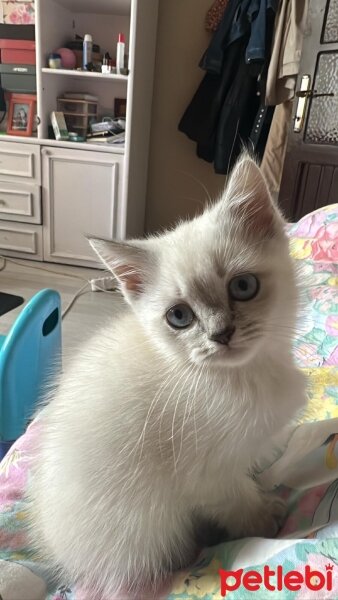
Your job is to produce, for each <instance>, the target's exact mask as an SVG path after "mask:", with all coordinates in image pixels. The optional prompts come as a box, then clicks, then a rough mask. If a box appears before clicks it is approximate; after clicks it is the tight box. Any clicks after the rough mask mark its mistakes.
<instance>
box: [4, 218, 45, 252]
mask: <svg viewBox="0 0 338 600" xmlns="http://www.w3.org/2000/svg"><path fill="white" fill-rule="evenodd" d="M0 254H4V255H5V256H17V257H18V258H30V259H35V260H42V227H41V226H40V225H30V224H28V223H10V222H9V221H0Z"/></svg>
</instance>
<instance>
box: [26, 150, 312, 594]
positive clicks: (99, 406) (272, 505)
mask: <svg viewBox="0 0 338 600" xmlns="http://www.w3.org/2000/svg"><path fill="white" fill-rule="evenodd" d="M91 244H92V246H93V248H94V249H95V250H96V252H97V253H98V254H99V256H100V257H101V258H102V260H103V262H104V263H105V265H106V266H107V267H108V268H109V269H111V270H112V271H113V273H114V274H115V276H116V277H117V278H118V280H119V282H120V285H121V290H122V292H123V294H124V297H125V299H126V300H127V302H128V303H129V304H130V306H131V308H132V310H131V311H130V312H128V313H127V314H126V315H124V316H123V317H121V318H119V317H118V318H116V317H115V318H114V319H113V320H112V322H111V323H110V324H109V326H107V327H105V329H104V330H102V331H100V333H99V334H98V335H97V336H96V337H94V338H93V339H91V340H90V341H89V342H88V343H87V344H86V346H85V347H84V348H83V349H82V350H81V352H80V353H79V354H78V356H76V357H74V360H73V363H72V364H71V366H70V367H69V368H67V370H66V372H65V373H64V374H63V376H62V378H61V381H60V385H59V387H58V390H57V392H56V393H55V395H54V397H53V398H52V401H51V402H50V404H49V405H48V406H47V407H46V409H45V411H44V413H43V414H42V417H41V427H42V434H41V444H40V448H39V449H37V453H38V454H37V458H36V464H35V468H34V471H33V475H32V480H31V485H30V491H29V496H30V500H31V502H32V514H33V517H32V518H33V527H32V529H33V535H34V537H35V539H36V540H37V546H38V547H39V548H40V550H41V552H42V555H43V556H44V558H45V559H47V560H49V561H50V564H52V565H54V568H55V569H61V570H62V571H63V572H64V573H67V575H68V577H69V578H70V579H71V580H72V581H74V582H75V581H76V582H79V583H81V584H82V585H84V586H87V587H88V588H90V589H92V590H96V591H97V592H98V593H99V594H102V595H106V596H107V598H110V597H111V596H112V595H113V594H114V593H116V592H119V591H121V590H123V589H124V590H126V589H133V590H135V589H138V586H139V587H142V586H143V585H144V586H147V585H149V584H152V585H154V584H156V583H157V582H159V581H160V580H161V578H163V576H164V575H165V574H166V573H168V572H169V571H170V570H172V569H177V568H179V567H180V566H182V565H185V564H187V562H189V561H190V560H192V559H193V557H194V555H195V552H196V541H197V540H199V541H200V540H201V537H200V536H201V531H200V530H198V529H199V527H200V529H202V525H203V526H204V525H205V524H206V525H207V529H209V533H210V531H211V530H212V529H216V530H217V529H218V530H219V531H214V533H219V532H221V533H222V532H224V530H226V531H227V532H228V534H229V535H230V536H232V537H238V536H244V535H274V534H275V533H276V530H277V529H278V523H279V520H280V518H282V516H283V513H284V506H283V504H282V502H281V501H280V500H278V499H276V498H274V497H272V496H269V495H267V494H265V493H264V492H262V491H261V490H260V489H259V488H258V486H257V484H256V483H255V481H254V479H253V478H252V477H251V474H252V472H253V470H254V464H255V462H256V461H257V460H259V458H260V457H261V455H262V453H263V446H264V447H265V448H266V442H267V441H269V440H271V438H272V436H273V435H275V434H277V433H278V432H280V430H281V429H282V428H283V427H284V426H286V425H287V424H288V423H290V421H291V420H292V419H293V418H294V417H295V416H296V415H297V413H298V412H299V411H300V409H301V408H302V407H303V406H304V403H305V392H304V389H305V382H304V378H303V376H302V375H301V373H300V372H299V371H298V370H297V369H296V367H295V365H294V362H293V358H292V335H293V330H294V321H295V314H296V307H297V293H296V283H295V274H294V267H293V264H292V261H291V259H290V257H289V251H288V240H287V236H286V235H285V233H284V222H283V220H282V218H281V216H280V214H279V212H278V211H277V209H276V207H274V206H273V204H272V202H271V200H270V198H269V194H268V192H267V189H266V185H265V182H264V180H263V178H262V175H261V173H260V171H259V169H258V167H257V166H256V165H255V163H254V162H253V161H252V160H251V159H249V158H247V157H244V158H242V159H241V160H240V162H239V163H238V164H237V166H236V167H235V170H234V172H233V174H232V176H231V178H230V182H229V184H228V186H227V189H226V191H225V193H224V196H223V198H222V199H221V200H220V202H219V203H218V204H216V205H214V206H211V207H209V208H208V209H207V210H206V211H205V213H204V214H203V215H202V216H199V217H197V218H195V219H194V220H193V221H191V222H186V223H181V224H179V225H178V227H177V228H176V229H174V230H173V231H170V232H167V233H165V234H163V235H160V236H158V237H152V238H150V239H148V240H135V241H134V240H133V241H130V242H129V243H120V242H108V241H103V240H96V239H92V240H91ZM215 541H216V538H215Z"/></svg>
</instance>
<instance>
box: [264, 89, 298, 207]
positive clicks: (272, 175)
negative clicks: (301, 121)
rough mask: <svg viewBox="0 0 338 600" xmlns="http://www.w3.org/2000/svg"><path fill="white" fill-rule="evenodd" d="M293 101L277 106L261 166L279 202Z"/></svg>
mask: <svg viewBox="0 0 338 600" xmlns="http://www.w3.org/2000/svg"><path fill="white" fill-rule="evenodd" d="M291 114H292V100H287V101H286V102H283V103H282V104H278V106H276V110H275V113H274V116H273V119H272V125H271V128H270V133H269V137H268V140H267V144H266V146H265V151H264V156H263V160H262V164H261V169H262V173H263V175H264V176H265V179H266V182H267V184H268V188H269V190H270V193H271V195H272V197H273V198H274V199H275V200H277V197H278V193H279V188H280V183H281V179H282V171H283V165H284V159H285V153H286V146H287V139H288V131H289V126H290V122H291Z"/></svg>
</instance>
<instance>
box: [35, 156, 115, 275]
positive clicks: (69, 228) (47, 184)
mask: <svg viewBox="0 0 338 600" xmlns="http://www.w3.org/2000/svg"><path fill="white" fill-rule="evenodd" d="M122 168H123V157H119V156H118V155H113V154H111V153H105V152H91V151H87V150H74V149H72V150H71V149H70V150H68V149H64V148H53V147H44V148H43V149H42V173H43V181H42V206H43V214H44V232H43V237H44V259H45V260H47V261H51V262H58V263H68V264H72V265H82V266H89V267H95V266H98V263H97V260H96V257H95V255H94V253H93V251H92V249H91V248H90V246H89V243H88V241H87V240H86V237H85V236H86V235H88V234H92V235H95V236H98V237H106V238H112V237H114V236H115V235H116V228H117V211H118V203H119V197H120V195H121V189H120V188H121V185H120V182H121V175H122V173H121V170H122Z"/></svg>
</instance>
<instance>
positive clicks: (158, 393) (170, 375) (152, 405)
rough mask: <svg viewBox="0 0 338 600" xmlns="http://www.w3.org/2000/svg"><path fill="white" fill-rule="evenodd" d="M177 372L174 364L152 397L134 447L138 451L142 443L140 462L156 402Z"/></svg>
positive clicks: (134, 450)
mask: <svg viewBox="0 0 338 600" xmlns="http://www.w3.org/2000/svg"><path fill="white" fill-rule="evenodd" d="M187 362H188V360H186V361H185V363H184V366H185V365H186V364H187ZM167 373H168V372H167ZM175 374H176V365H174V366H173V368H172V369H171V370H170V371H169V373H168V374H167V377H166V379H165V380H164V382H162V383H161V384H160V386H159V388H158V389H157V391H156V393H155V396H154V397H153V399H152V401H151V403H150V406H149V409H148V412H147V415H146V418H145V422H144V426H143V429H142V432H141V435H140V437H139V439H138V440H137V442H136V445H135V448H134V449H133V453H134V452H137V450H138V446H139V444H140V443H141V450H140V453H139V462H140V460H141V457H142V453H143V446H144V440H145V434H146V429H147V426H148V423H149V421H150V417H151V415H152V413H153V412H154V410H155V407H156V404H157V403H158V401H159V399H160V397H161V395H162V393H163V392H164V390H165V389H166V388H167V387H168V386H169V385H170V384H171V382H172V380H173V378H174V376H175Z"/></svg>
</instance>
